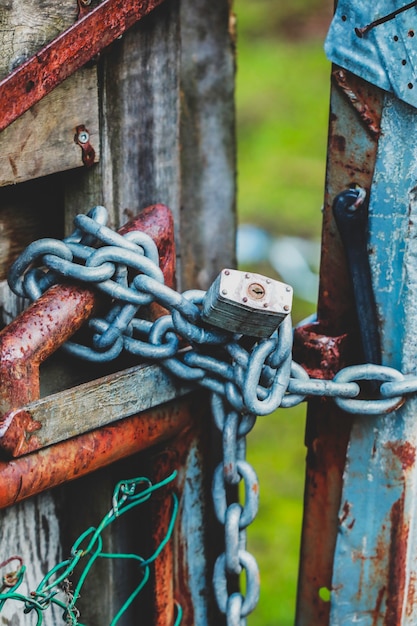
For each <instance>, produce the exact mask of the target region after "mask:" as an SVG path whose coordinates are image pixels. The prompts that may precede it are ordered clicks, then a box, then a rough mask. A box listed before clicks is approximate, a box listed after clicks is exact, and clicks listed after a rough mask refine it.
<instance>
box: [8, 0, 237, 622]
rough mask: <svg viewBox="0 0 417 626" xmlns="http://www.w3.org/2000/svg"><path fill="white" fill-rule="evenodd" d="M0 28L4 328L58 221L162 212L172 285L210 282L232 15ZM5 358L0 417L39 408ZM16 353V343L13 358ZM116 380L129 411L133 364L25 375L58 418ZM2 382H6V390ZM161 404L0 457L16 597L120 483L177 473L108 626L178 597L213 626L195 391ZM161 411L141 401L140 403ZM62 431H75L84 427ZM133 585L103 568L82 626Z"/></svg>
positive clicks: (219, 252) (36, 3) (119, 565)
mask: <svg viewBox="0 0 417 626" xmlns="http://www.w3.org/2000/svg"><path fill="white" fill-rule="evenodd" d="M0 22H1V25H2V26H1V33H0V49H1V54H0V59H1V60H0V77H1V78H2V82H1V83H0V110H1V114H0V119H1V122H0V127H1V128H2V132H1V134H0V154H1V156H0V186H1V189H0V220H1V230H0V239H1V250H0V255H1V256H0V267H1V280H2V282H1V300H0V301H1V306H2V317H3V324H4V325H6V324H9V323H10V321H11V320H12V318H13V317H14V316H15V314H16V312H17V310H18V309H19V306H20V303H19V302H17V301H16V299H14V298H13V297H11V294H10V292H9V290H8V287H7V284H6V281H5V277H6V273H7V270H8V267H9V265H10V263H11V261H12V260H13V259H14V258H15V257H16V256H17V254H18V253H19V252H20V251H21V250H22V249H23V248H24V247H25V246H26V245H27V244H28V243H29V242H30V241H32V240H34V239H36V238H38V237H46V236H58V237H62V236H63V234H64V233H69V232H70V231H71V230H72V220H73V217H74V216H75V215H76V214H78V213H85V212H87V211H88V210H89V209H90V208H91V207H93V206H95V205H104V206H105V207H106V208H107V209H108V211H109V213H110V222H111V225H112V226H113V227H115V228H118V227H120V226H121V225H123V224H125V223H126V222H128V221H129V220H130V219H131V218H132V217H133V216H135V215H137V214H140V213H141V211H142V210H143V209H144V208H145V207H147V206H149V205H155V204H156V203H164V204H165V205H167V206H169V207H170V209H171V211H172V213H173V216H174V226H175V232H174V235H173V238H174V239H175V243H176V250H177V258H176V261H177V273H176V277H177V288H179V289H181V290H183V289H186V288H190V287H198V288H201V289H206V288H207V287H208V286H209V284H210V283H211V282H212V280H213V279H214V277H215V276H216V275H217V273H218V271H219V269H220V268H221V267H223V266H224V265H232V264H233V263H234V232H235V147H234V105H233V88H234V87H233V85H234V42H233V37H234V33H233V18H232V16H231V13H230V6H229V1H228V0H217V1H216V2H214V3H213V2H208V1H207V0H197V1H195V0H193V1H190V0H165V1H160V2H150V1H149V2H140V3H136V4H135V3H129V2H127V3H126V2H119V1H118V0H104V1H103V2H102V3H97V2H96V0H92V2H87V1H84V0H79V2H78V4H77V2H76V1H75V0H64V2H61V3H58V4H56V3H52V2H43V1H40V0H23V2H21V3H19V5H17V4H16V3H14V2H10V3H6V4H3V6H2V7H1V8H0ZM62 297H63V298H65V303H64V304H65V307H68V306H69V300H68V299H67V295H65V294H63V295H62ZM84 304H85V303H84ZM83 306H84V305H83ZM67 310H68V309H67ZM75 310H76V306H75V308H74V315H75ZM29 322H30V320H29ZM52 327H54V329H55V330H53V329H52ZM19 328H20V327H19ZM45 329H46V333H47V334H49V333H53V332H55V339H54V340H53V341H55V342H56V346H58V344H59V343H60V341H61V339H62V337H60V336H59V335H60V333H61V332H62V327H61V326H59V328H58V326H54V323H52V325H50V326H48V325H47V326H46V327H45ZM70 334H71V331H70ZM4 336H7V329H6V330H5V331H4ZM6 344H7V340H6V339H3V343H2V355H1V356H0V359H3V364H2V388H3V391H2V403H3V404H2V414H3V415H4V414H6V413H7V412H8V411H10V410H11V409H18V408H19V406H21V405H22V404H25V402H28V401H32V400H36V393H37V392H33V393H32V392H28V393H27V389H26V390H25V385H23V386H22V385H21V386H20V391H18V392H17V391H16V388H17V387H13V385H17V386H18V383H17V380H18V379H19V376H15V377H14V375H13V374H12V375H10V376H9V373H10V368H9V366H8V364H7V359H8V357H7V355H6V353H7V350H8V348H7V345H6ZM27 347H28V346H27V345H26V344H25V346H24V347H22V346H21V348H22V351H24V350H26V349H27ZM32 347H33V346H32ZM38 349H39V346H38V347H34V350H35V351H36V350H38ZM53 351H54V349H52V350H50V352H53ZM33 358H35V357H33ZM30 362H31V361H30V359H29V360H28V361H27V362H26V365H27V364H28V363H29V365H30ZM9 363H10V362H9ZM128 366H129V367H130V369H129V372H128V375H126V377H125V382H126V380H127V379H129V380H130V381H132V379H133V380H135V381H136V384H137V387H136V389H135V393H136V394H137V395H138V396H139V397H140V396H141V394H142V393H145V391H146V389H145V387H146V385H147V384H148V383H147V382H146V381H145V382H144V381H143V380H142V379H140V376H139V378H137V379H135V376H136V374H137V373H138V371H139V369H140V368H138V367H137V366H135V365H134V366H133V368H132V364H131V363H125V362H123V361H122V362H120V361H118V362H117V365H115V366H114V365H113V366H112V367H109V366H100V365H97V366H94V368H93V372H91V366H88V367H86V366H81V365H80V363H79V362H75V361H72V360H71V359H69V358H67V357H63V356H62V355H59V354H53V355H52V356H51V357H49V358H48V359H47V360H46V361H45V363H44V364H43V365H42V366H41V367H40V389H41V392H40V393H41V396H42V397H43V398H48V397H49V395H50V394H52V393H57V392H62V391H63V390H71V391H67V392H66V393H67V395H66V396H65V395H64V396H62V398H63V418H62V419H63V420H65V415H66V414H69V413H71V412H73V409H71V407H73V406H75V405H74V402H75V400H74V398H75V396H74V395H72V396H71V394H72V393H74V394H76V389H77V386H78V385H80V384H82V383H85V382H86V381H91V380H92V379H100V381H99V383H98V385H99V386H100V385H102V384H103V385H104V384H106V385H107V384H108V383H109V381H110V382H111V381H114V380H115V379H117V380H119V381H120V380H121V379H122V378H123V375H122V374H121V373H120V372H121V370H124V369H125V368H126V367H128ZM12 369H13V368H12ZM37 375H38V374H35V378H36V376H37ZM155 375H156V374H155ZM103 377H105V378H103ZM132 377H133V378H132ZM9 378H10V380H9V382H10V385H5V384H4V382H5V381H6V379H9ZM154 383H155V381H154ZM154 383H153V384H154ZM36 384H37V383H36V382H35V387H36ZM92 384H94V383H92ZM122 384H124V383H123V381H122ZM151 384H152V382H151ZM142 386H143V388H142ZM6 387H7V389H6ZM122 389H125V388H123V387H122ZM32 391H33V389H32ZM119 393H121V394H123V393H124V391H121V392H119ZM31 394H32V395H31ZM33 394H34V395H35V397H33ZM175 395H179V396H180V397H178V398H177V399H173V400H171V401H170V402H169V403H168V404H166V403H164V404H163V405H162V406H157V407H155V408H154V407H150V408H149V409H148V410H147V411H146V412H145V413H141V414H139V415H137V416H135V415H133V416H132V417H127V418H124V419H123V420H122V421H120V422H118V423H117V424H116V425H114V426H112V427H109V428H105V429H102V430H101V431H100V430H98V431H96V430H93V431H91V432H90V433H89V434H88V437H87V438H84V439H82V438H81V439H80V438H74V439H69V440H67V441H65V442H64V443H61V444H56V445H51V446H49V447H46V448H43V449H42V450H40V451H33V452H29V453H28V454H25V455H23V456H21V457H20V458H19V459H15V460H13V459H10V458H8V457H7V455H5V454H4V453H2V454H3V457H2V460H1V461H0V474H1V475H2V477H1V480H0V482H1V483H2V484H4V485H8V487H9V489H6V488H4V489H2V490H1V491H2V496H1V497H2V502H1V504H2V507H3V508H2V511H1V512H0V518H1V522H0V538H1V542H0V546H1V559H2V560H6V559H7V558H9V557H11V556H14V555H19V556H21V557H22V559H23V561H24V563H25V565H26V567H27V589H26V591H30V590H31V589H33V588H34V587H36V584H37V583H38V582H39V580H40V579H41V578H42V576H43V575H44V574H45V573H46V572H47V571H48V570H49V569H50V568H51V567H52V566H54V565H55V564H56V563H57V562H58V561H60V560H62V559H63V558H66V557H67V556H68V552H69V550H70V547H71V545H72V543H73V541H74V540H75V539H76V538H77V537H78V535H79V534H80V533H81V532H82V531H83V530H85V529H86V528H88V527H89V526H91V525H94V524H95V523H96V522H97V520H99V519H101V518H102V517H103V515H104V514H105V513H106V512H107V510H108V509H109V504H110V499H111V494H112V490H113V487H114V485H115V483H116V482H117V481H119V480H120V479H121V478H128V477H133V476H137V475H141V474H143V475H147V476H149V477H150V478H152V479H154V480H157V479H160V478H162V477H163V476H165V475H166V474H167V473H169V471H170V470H172V469H174V468H176V469H178V470H179V472H180V474H179V480H178V490H179V494H180V513H179V521H178V523H177V526H176V528H177V530H176V532H175V537H174V541H173V543H172V547H171V548H170V549H169V550H166V551H164V553H163V556H162V557H161V559H160V560H159V561H158V565H157V566H156V569H155V575H154V577H153V580H152V584H151V586H150V587H149V590H148V592H147V594H146V596H145V597H142V598H141V600H140V602H139V604H138V605H135V604H134V605H133V606H132V607H131V609H130V610H129V611H127V612H126V614H125V615H124V617H123V618H122V619H121V620H120V622H118V623H120V624H126V625H128V624H132V623H134V622H135V621H136V617H135V616H137V615H138V611H140V615H141V616H143V620H144V621H146V623H152V624H161V626H162V625H164V626H166V625H168V624H171V623H173V622H174V612H175V600H176V601H178V602H179V603H180V604H181V605H182V607H183V610H184V617H183V622H182V623H184V624H189V625H191V624H198V625H199V626H204V624H208V623H216V624H220V623H222V621H221V620H222V618H221V617H220V616H219V615H217V613H216V609H215V608H214V604H213V602H212V594H211V584H210V577H211V568H212V561H213V558H214V556H215V555H212V554H211V552H210V551H209V550H208V549H207V548H208V545H210V544H211V543H212V542H213V536H214V535H216V533H217V532H218V531H217V527H216V525H215V524H214V523H213V524H207V523H206V522H207V520H206V516H207V515H210V514H209V513H208V509H207V501H208V498H209V495H208V493H209V487H210V473H211V464H212V462H213V459H212V454H211V450H210V449H211V441H210V437H208V436H207V433H208V432H209V431H208V426H207V419H208V411H207V410H206V408H205V406H206V397H205V394H204V393H203V392H201V391H198V392H194V393H193V394H191V395H190V394H186V395H185V396H184V391H182V392H181V393H180V394H177V393H176V392H175V391H174V393H173V396H174V397H175ZM94 398H95V401H97V396H94ZM166 399H167V398H165V400H166ZM165 400H164V401H165ZM160 403H161V399H158V397H155V400H154V404H155V405H160ZM151 404H152V403H151ZM91 410H92V411H94V410H95V411H96V407H94V406H92V407H91ZM66 412H67V413H66ZM96 413H97V411H96ZM73 417H74V416H73ZM76 419H77V420H78V419H79V420H88V414H87V415H86V414H83V415H79V416H76ZM161 420H162V422H163V424H165V426H162V427H161V425H160V424H161ZM154 427H156V428H160V431H161V432H160V433H159V435H158V436H156V437H155V436H154V434H151V433H152V432H153V428H154ZM26 432H28V431H26ZM138 432H139V433H141V435H140V437H139V438H138V436H137V433H138ZM146 433H147V434H146ZM71 434H73V433H71V432H69V433H68V436H70V435H71ZM103 434H107V435H106V436H107V440H106V442H105V444H103V442H104V439H103V438H102V436H103ZM100 442H101V444H103V445H101V444H100ZM89 446H90V448H91V450H93V452H92V453H91V455H90V456H89V460H88V461H85V462H84V461H82V460H80V459H81V457H82V454H83V453H84V452H85V453H87V449H88V448H89ZM91 450H90V452H91ZM135 451H140V453H137V454H134V453H135ZM132 455H133V456H132ZM125 456H126V457H127V456H129V458H123V457H125ZM116 460H117V462H115V461H116ZM105 466H107V467H105ZM97 468H101V469H97ZM93 469H95V470H96V471H94V473H89V472H92V470H93ZM87 473H88V475H86V476H85V477H83V478H78V479H77V480H74V481H73V482H66V481H67V479H74V478H77V476H81V475H83V474H87ZM60 483H63V484H61V485H60V486H58V485H59V484H60ZM49 487H54V488H53V489H50V488H49ZM38 492H41V493H38ZM35 493H38V495H33V494H35ZM22 498H25V500H24V501H20V500H21V499H22ZM168 514H169V495H168V494H167V493H166V492H162V495H161V496H158V497H157V498H156V499H155V500H153V504H152V505H150V507H149V508H148V509H147V511H146V515H143V514H142V511H140V512H139V513H138V514H135V513H132V514H131V516H130V517H129V520H128V521H127V522H125V521H124V520H123V521H122V520H120V524H119V525H118V526H117V528H116V529H115V530H114V531H113V530H112V531H111V532H110V533H109V535H108V539H107V542H108V543H107V545H106V550H107V551H109V552H120V551H122V552H123V551H127V552H129V551H132V550H133V551H135V550H139V551H140V550H142V552H144V553H148V552H149V549H150V548H151V547H152V546H153V545H154V544H155V543H156V542H158V540H160V539H161V537H162V536H163V534H164V532H165V529H166V526H167V524H168ZM215 540H216V542H217V538H216V539H215ZM132 578H134V572H133V571H132V568H128V567H126V564H125V563H123V561H111V562H106V563H105V564H104V565H102V566H100V567H99V569H98V570H97V571H96V572H95V575H94V576H93V577H91V580H89V581H88V583H87V584H86V587H85V590H84V592H83V595H82V598H81V599H80V603H79V605H80V606H79V608H80V610H81V612H82V619H83V621H85V622H86V623H88V624H89V625H91V626H93V625H97V626H102V625H103V624H105V623H108V622H109V619H110V618H111V616H114V615H115V614H116V613H117V610H118V609H119V608H120V606H121V605H122V604H123V602H124V601H125V600H126V597H127V596H128V595H129V594H130V593H131V591H132ZM3 616H4V617H3ZM2 618H3V621H4V620H6V621H4V623H9V624H13V625H14V626H17V625H19V624H22V625H23V624H24V623H27V622H26V621H25V619H26V618H25V615H24V614H23V613H22V611H21V610H18V608H17V607H16V606H15V605H13V606H12V605H10V606H8V607H7V608H6V607H5V608H4V609H3V611H2ZM141 618H142V617H141ZM58 619H61V618H60V617H59V618H58V614H57V612H56V611H55V610H53V611H51V612H50V614H49V616H48V615H46V614H45V624H51V625H52V624H56V623H58Z"/></svg>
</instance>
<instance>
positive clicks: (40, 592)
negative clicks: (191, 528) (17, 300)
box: [0, 470, 182, 626]
mask: <svg viewBox="0 0 417 626" xmlns="http://www.w3.org/2000/svg"><path fill="white" fill-rule="evenodd" d="M176 476H177V471H176V470H175V471H174V472H172V474H170V475H169V476H167V477H166V478H164V479H163V480H161V481H160V482H158V483H155V484H152V483H151V481H150V480H149V479H148V478H146V477H139V478H132V479H128V480H123V481H120V482H119V483H117V485H116V487H115V488H114V490H113V498H112V508H111V510H110V511H109V512H108V513H107V514H106V515H105V516H104V518H103V519H102V520H101V522H100V524H99V525H98V527H97V528H94V527H90V528H88V529H87V530H86V531H84V532H83V533H82V534H81V535H80V536H79V537H78V539H77V540H76V541H75V542H74V544H73V546H72V548H71V558H69V559H66V560H65V561H62V562H61V563H58V564H57V565H55V567H53V568H52V569H51V570H50V571H49V572H48V573H47V574H46V575H45V576H44V578H43V579H42V580H41V582H40V583H39V585H38V587H37V588H36V591H35V592H33V593H32V594H31V596H30V597H26V596H24V595H22V594H20V593H17V589H18V588H19V587H20V585H21V583H22V581H23V578H24V573H25V569H26V568H25V566H22V567H21V568H20V570H19V572H18V576H17V581H16V584H15V585H14V586H13V587H12V588H10V590H9V591H7V593H0V612H1V611H2V609H3V607H4V604H5V602H6V601H7V600H16V601H19V602H22V603H23V604H24V605H25V608H24V612H25V613H30V612H32V611H35V613H36V615H37V622H36V626H42V623H43V612H44V611H45V610H46V609H48V608H49V607H50V605H51V604H55V605H56V606H59V607H60V608H62V609H63V610H64V613H63V619H64V620H65V622H66V623H67V624H70V625H71V626H83V624H81V622H79V621H78V611H77V610H76V609H75V604H76V602H77V600H78V598H79V596H80V591H81V588H82V586H83V585H84V583H85V581H86V578H87V576H88V574H89V573H90V571H91V568H92V567H93V565H94V563H95V562H96V561H97V559H99V558H106V559H116V558H117V559H130V560H136V561H138V562H139V567H140V569H141V572H142V579H141V581H140V583H139V584H138V585H137V587H136V588H135V589H134V591H133V592H132V593H131V594H130V596H129V597H128V598H127V600H126V601H125V602H124V603H123V605H122V606H121V608H120V609H119V611H118V612H117V613H116V615H115V616H114V617H113V619H112V621H111V623H110V626H116V624H117V622H118V621H119V619H120V618H121V617H122V616H123V615H124V613H125V612H126V611H127V610H128V608H129V607H130V605H131V604H132V602H133V601H134V600H135V598H136V597H137V596H138V595H139V593H140V592H141V591H142V589H143V588H144V586H145V585H146V583H147V582H148V580H149V577H150V567H149V566H150V564H152V563H153V562H154V561H155V560H156V559H157V558H158V556H159V555H160V554H161V552H162V550H163V549H164V547H165V546H166V544H167V543H168V541H169V540H170V539H171V537H172V533H173V530H174V525H175V521H176V518H177V514H178V509H179V502H178V498H177V496H176V495H175V493H172V501H173V506H172V513H171V518H170V522H169V524H168V529H167V532H166V534H165V537H164V538H163V540H162V541H161V542H160V544H159V545H158V547H157V548H156V550H155V551H154V553H153V554H152V555H151V556H150V557H148V558H147V559H143V558H142V557H141V556H139V555H137V554H115V553H104V552H102V551H101V550H102V547H103V540H102V537H101V533H102V532H103V531H104V530H105V529H106V528H107V527H108V526H109V525H110V524H112V523H113V522H115V521H116V520H117V519H118V518H119V517H121V516H122V515H124V514H125V513H127V512H128V511H130V510H131V509H133V508H135V507H137V506H138V505H140V504H143V503H144V502H146V501H147V500H149V498H150V497H151V496H152V494H153V493H154V491H156V490H157V489H160V488H161V487H164V486H165V485H167V484H169V483H170V482H172V481H173V480H174V479H175V478H176ZM141 485H144V486H145V488H144V489H142V490H141V491H140V492H139V493H136V489H137V488H138V487H139V486H141ZM87 538H89V541H88V544H87V546H86V548H84V549H82V548H81V545H82V543H83V542H84V541H85V540H86V539H87ZM84 557H88V559H87V563H86V565H85V566H84V569H83V570H82V573H81V575H80V578H79V580H78V583H77V585H76V587H75V590H74V593H73V594H72V597H71V600H70V602H69V603H65V602H63V601H61V600H59V599H58V598H56V597H55V595H56V594H57V593H58V591H59V585H60V584H61V583H62V582H63V581H64V580H65V579H67V578H68V577H69V576H70V575H71V574H72V573H73V572H74V570H75V568H76V566H77V565H78V564H79V562H80V561H81V559H83V558H84ZM55 576H56V578H54V580H53V581H52V582H49V581H51V579H52V578H53V577H55ZM54 590H55V591H54ZM175 606H176V618H175V623H174V626H179V625H180V623H181V619H182V608H181V606H180V605H179V604H177V603H175ZM68 619H69V620H70V622H69V621H68Z"/></svg>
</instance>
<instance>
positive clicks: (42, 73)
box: [0, 0, 164, 131]
mask: <svg viewBox="0 0 417 626" xmlns="http://www.w3.org/2000/svg"><path fill="white" fill-rule="evenodd" d="M163 1H164V0H142V1H139V2H138V1H135V0H103V2H101V4H99V5H98V6H97V7H96V8H94V9H93V10H92V11H91V12H90V13H88V14H87V15H84V16H83V17H82V18H81V19H79V20H78V21H77V22H75V24H73V25H72V26H70V27H69V28H68V29H67V30H66V31H64V32H63V33H61V34H60V35H59V36H58V37H56V38H55V39H54V40H53V41H51V42H50V43H49V44H48V45H46V46H45V47H44V48H42V50H40V51H39V52H37V53H36V54H35V55H34V56H32V57H31V58H30V59H28V60H27V61H25V62H24V63H22V65H20V66H19V67H17V68H16V69H15V70H14V71H13V72H11V74H9V75H8V76H6V78H4V79H3V80H2V81H1V82H0V131H1V130H4V129H5V128H6V127H7V126H9V124H11V123H12V122H14V121H15V120H16V119H17V118H18V117H19V116H20V115H22V114H23V113H25V111H27V110H28V109H30V107H31V106H33V105H34V104H36V102H39V101H40V100H41V99H42V98H43V97H44V96H46V95H47V94H48V93H50V92H51V91H52V90H53V89H54V88H55V87H56V86H57V85H59V84H60V83H62V82H63V81H64V80H65V79H66V78H68V76H71V74H73V73H74V72H75V71H76V70H78V69H80V68H81V67H82V66H83V65H85V64H86V63H87V62H88V61H90V60H91V59H92V58H94V57H95V56H96V55H97V54H99V53H100V52H101V51H102V50H103V49H104V48H106V47H107V46H109V45H110V44H111V43H113V41H114V40H115V39H117V38H118V37H120V36H121V35H123V33H124V32H125V31H126V30H127V29H128V28H130V27H131V26H132V25H133V24H135V23H136V22H137V21H139V20H140V19H142V18H143V17H145V16H146V15H148V13H150V12H151V11H152V10H153V9H155V8H156V7H157V6H159V5H160V4H162V2H163Z"/></svg>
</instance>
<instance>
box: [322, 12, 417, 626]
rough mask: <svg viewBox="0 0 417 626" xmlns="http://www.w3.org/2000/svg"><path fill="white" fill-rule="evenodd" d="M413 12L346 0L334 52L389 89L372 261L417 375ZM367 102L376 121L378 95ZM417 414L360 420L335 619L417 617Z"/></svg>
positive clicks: (341, 536)
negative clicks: (373, 105) (374, 105)
mask: <svg viewBox="0 0 417 626" xmlns="http://www.w3.org/2000/svg"><path fill="white" fill-rule="evenodd" d="M404 8H405V3H404V2H402V1H399V0H398V1H397V0H394V1H393V0H379V1H378V2H375V3H363V2H362V1H361V0H340V1H339V3H338V6H337V12H336V15H335V19H334V21H333V24H332V27H331V30H330V33H329V37H328V40H327V43H326V50H327V53H328V55H329V57H330V58H331V60H332V61H333V62H336V63H338V64H340V65H342V67H343V68H344V69H343V70H342V72H345V70H349V71H351V72H353V73H354V74H356V75H357V76H360V77H362V78H363V79H365V80H368V81H369V82H371V83H373V85H375V86H377V87H379V88H381V89H383V90H384V92H385V95H384V99H383V107H382V117H381V125H380V131H381V132H380V134H379V133H378V150H377V155H376V160H375V167H374V173H373V178H372V182H371V185H370V186H369V187H368V194H369V252H370V255H369V258H370V264H371V273H372V281H373V289H374V294H375V300H376V305H377V310H378V318H379V326H380V327H379V331H380V337H381V349H382V363H383V364H384V365H389V366H393V367H396V368H397V369H399V370H401V371H402V372H403V373H406V374H415V373H416V369H417V340H416V337H417V193H416V192H417V149H416V146H417V108H415V107H416V106H417V99H416V95H417V91H416V89H415V85H414V81H415V75H416V69H417V45H416V43H415V41H416V40H415V38H414V35H415V33H417V14H416V9H415V6H414V7H411V6H410V7H408V10H407V11H405V10H404ZM399 9H400V10H401V12H400V11H399ZM393 13H395V14H393ZM358 28H359V32H358ZM355 29H356V30H355ZM347 74H349V72H347ZM377 91H378V90H377ZM384 92H382V91H381V92H380V93H381V94H383V93H384ZM390 92H391V93H390ZM358 105H359V109H360V110H361V111H362V118H363V119H364V116H363V114H366V105H367V102H366V99H365V100H364V101H362V102H361V101H360V99H359V102H358V101H357V102H356V106H357V107H358ZM329 156H330V160H331V158H332V154H331V153H330V155H329ZM351 182H356V181H355V180H352V181H351ZM339 191H342V189H340V190H339ZM416 412H417V400H416V399H409V400H408V401H407V403H406V404H405V405H404V406H403V407H402V408H400V409H399V410H397V411H396V412H395V413H391V414H388V415H384V416H382V415H381V416H377V417H370V416H358V417H355V418H354V420H353V424H352V430H351V434H350V439H349V443H348V448H347V455H346V464H345V470H344V475H343V488H342V493H341V500H340V508H339V517H338V524H337V531H338V533H337V541H336V547H335V553H334V562H333V577H332V583H331V609H330V618H329V622H330V624H331V625H332V626H342V625H343V626H346V625H348V624H359V625H361V626H414V625H415V624H416V623H417V596H416V592H417V586H416V581H417V534H416V531H417V506H416V504H417V501H416V493H417V492H416V483H417V464H416V450H417V425H416V424H417V422H416V418H415V414H416Z"/></svg>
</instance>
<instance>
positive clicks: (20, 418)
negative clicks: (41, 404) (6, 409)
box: [5, 410, 42, 456]
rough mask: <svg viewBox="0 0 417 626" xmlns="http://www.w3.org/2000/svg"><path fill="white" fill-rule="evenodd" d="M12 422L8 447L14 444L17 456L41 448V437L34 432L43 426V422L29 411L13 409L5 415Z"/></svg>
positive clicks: (7, 441)
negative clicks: (35, 418)
mask: <svg viewBox="0 0 417 626" xmlns="http://www.w3.org/2000/svg"><path fill="white" fill-rule="evenodd" d="M5 418H6V421H7V422H8V423H9V424H10V425H9V427H8V428H7V431H6V432H7V438H6V443H7V447H9V446H12V447H11V449H12V450H13V453H14V454H16V455H17V456H21V455H23V454H28V453H29V452H33V451H34V450H36V449H38V448H39V445H40V443H39V439H38V437H36V435H35V434H34V433H36V432H37V431H38V430H40V429H41V428H42V424H41V423H40V422H38V421H36V420H34V419H33V417H32V415H31V414H30V413H29V412H28V411H19V410H17V411H12V412H11V414H7V415H6V416H5Z"/></svg>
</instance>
